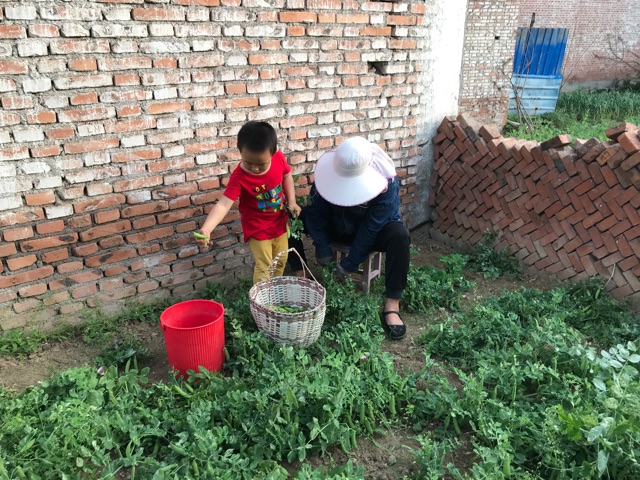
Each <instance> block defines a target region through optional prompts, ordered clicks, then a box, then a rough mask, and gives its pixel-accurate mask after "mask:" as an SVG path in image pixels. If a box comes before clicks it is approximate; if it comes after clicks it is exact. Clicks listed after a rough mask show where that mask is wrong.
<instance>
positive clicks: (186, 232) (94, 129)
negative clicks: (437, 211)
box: [0, 0, 426, 329]
mask: <svg viewBox="0 0 640 480" xmlns="http://www.w3.org/2000/svg"><path fill="white" fill-rule="evenodd" d="M425 12H426V6H425V3H424V2H421V1H418V0H408V1H399V2H384V1H372V2H344V1H335V0H287V1H285V0H269V1H263V0H243V1H242V2H240V0H93V1H86V0H64V1H61V0H60V1H56V0H52V1H47V2H41V1H39V0H25V1H18V2H2V5H0V329H5V328H11V327H15V326H19V325H23V324H25V323H27V322H28V321H30V320H34V321H35V322H37V323H36V324H40V323H39V322H42V321H50V322H55V321H57V320H58V319H59V318H60V317H61V316H65V317H67V318H69V319H71V318H73V317H74V316H75V317H77V316H79V315H80V312H81V311H82V310H83V309H85V308H86V307H100V308H102V309H105V310H111V309H118V308H120V307H121V306H122V304H123V303H124V301H125V300H126V299H130V298H131V299H136V300H144V301H147V300H154V299H156V298H161V297H168V296H171V297H172V298H174V299H178V298H181V297H185V296H189V295H192V294H194V292H196V291H198V290H199V289H201V288H202V287H203V286H204V284H205V282H206V281H207V280H223V279H225V278H227V276H239V275H247V274H248V273H249V271H250V269H251V265H252V261H251V257H250V255H249V250H248V248H247V247H246V244H244V243H242V242H241V231H240V224H239V222H238V213H237V210H236V209H233V210H232V211H231V212H230V214H229V215H228V217H227V218H226V219H225V220H224V222H223V224H222V225H221V227H220V228H218V229H217V230H216V231H215V236H216V239H217V244H216V246H215V247H216V248H215V249H214V250H212V251H211V252H208V253H202V252H200V251H199V250H198V248H197V247H196V245H195V244H194V243H193V241H192V234H191V232H192V231H193V230H195V229H196V228H197V227H198V225H199V223H200V222H202V221H203V219H204V215H205V214H206V213H207V212H208V210H209V208H211V205H212V204H213V203H214V202H215V200H216V199H218V198H219V197H220V195H221V194H222V190H223V188H224V186H225V184H226V181H227V179H228V176H229V172H230V169H231V168H233V167H234V166H235V164H236V162H237V160H238V159H239V155H238V152H237V149H236V144H235V136H236V133H237V131H238V129H239V128H240V127H241V126H242V124H243V123H244V122H246V121H247V120H268V121H269V122H271V123H272V124H273V125H274V126H275V127H276V129H277V131H278V134H279V140H280V147H281V149H282V150H283V151H284V152H285V154H286V155H287V157H288V159H289V161H290V163H291V164H292V166H293V169H294V173H295V175H296V177H297V184H298V186H299V193H300V194H304V193H305V191H306V189H307V188H308V185H309V182H310V181H311V178H310V175H311V172H312V171H313V168H314V164H315V161H316V160H317V158H318V157H319V156H320V155H321V154H322V153H323V152H324V151H327V150H329V149H331V148H333V147H334V146H335V145H336V144H337V143H339V142H340V141H341V140H342V139H344V138H346V137H349V136H353V135H356V134H360V135H364V136H367V137H368V138H369V139H370V140H372V141H375V142H377V143H378V144H380V145H381V146H382V147H383V148H385V150H386V151H388V152H389V154H390V155H391V156H392V157H393V158H394V159H395V160H397V165H398V167H399V168H398V172H399V176H400V178H401V188H402V195H403V210H404V211H405V214H407V213H408V214H409V215H407V216H408V217H411V215H410V213H411V212H419V213H421V212H423V211H424V209H423V206H419V205H417V202H415V201H414V200H415V198H416V189H417V187H416V182H415V178H416V172H417V169H418V167H417V164H418V162H419V161H420V155H421V148H420V146H419V145H418V144H417V140H416V133H417V130H418V126H419V118H418V112H419V111H420V105H421V104H422V103H423V102H422V100H421V93H420V92H421V89H420V85H419V79H420V72H421V70H422V68H423V63H422V56H423V51H424V45H423V43H424V41H423V38H424V37H425V34H424V29H425V28H426V27H425V22H424V15H425ZM415 216H419V215H418V214H417V215H415Z"/></svg>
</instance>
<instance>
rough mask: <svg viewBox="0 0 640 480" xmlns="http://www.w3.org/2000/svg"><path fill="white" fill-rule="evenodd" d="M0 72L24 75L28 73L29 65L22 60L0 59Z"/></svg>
mask: <svg viewBox="0 0 640 480" xmlns="http://www.w3.org/2000/svg"><path fill="white" fill-rule="evenodd" d="M0 72H2V73H3V74H4V75H26V74H28V73H29V66H28V65H27V63H26V62H24V61H21V62H10V61H0Z"/></svg>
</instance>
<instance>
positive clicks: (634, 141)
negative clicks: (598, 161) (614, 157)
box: [618, 131, 640, 154]
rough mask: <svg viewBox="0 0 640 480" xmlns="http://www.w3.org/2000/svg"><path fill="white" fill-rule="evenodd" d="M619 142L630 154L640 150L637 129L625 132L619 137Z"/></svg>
mask: <svg viewBox="0 0 640 480" xmlns="http://www.w3.org/2000/svg"><path fill="white" fill-rule="evenodd" d="M618 143H620V146H621V147H622V148H624V151H625V152H627V153H629V154H631V153H636V152H637V151H639V150H640V138H639V137H638V132H637V131H633V132H625V133H623V134H622V135H620V136H619V137H618Z"/></svg>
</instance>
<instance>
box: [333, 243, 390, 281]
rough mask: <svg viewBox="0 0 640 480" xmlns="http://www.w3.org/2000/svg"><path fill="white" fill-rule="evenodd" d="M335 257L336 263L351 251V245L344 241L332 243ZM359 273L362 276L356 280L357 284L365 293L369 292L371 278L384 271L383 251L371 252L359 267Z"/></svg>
mask: <svg viewBox="0 0 640 480" xmlns="http://www.w3.org/2000/svg"><path fill="white" fill-rule="evenodd" d="M331 250H332V251H333V259H334V261H335V262H336V263H338V262H340V261H341V260H342V259H343V258H344V257H346V256H347V255H348V253H349V245H345V244H342V243H332V244H331ZM354 273H357V274H359V275H360V276H361V278H360V279H359V280H355V283H356V285H358V287H360V290H362V291H363V292H364V293H369V289H370V287H371V280H373V279H374V278H376V277H379V276H380V274H381V273H382V252H369V254H368V255H367V258H365V259H364V262H362V264H361V265H360V266H359V267H358V270H357V271H356V272H354Z"/></svg>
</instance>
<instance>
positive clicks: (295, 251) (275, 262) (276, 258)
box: [265, 247, 319, 283]
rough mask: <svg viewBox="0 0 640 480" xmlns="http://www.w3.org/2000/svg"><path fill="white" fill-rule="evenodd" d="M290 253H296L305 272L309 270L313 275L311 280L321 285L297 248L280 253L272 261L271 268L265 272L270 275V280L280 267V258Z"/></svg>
mask: <svg viewBox="0 0 640 480" xmlns="http://www.w3.org/2000/svg"><path fill="white" fill-rule="evenodd" d="M289 252H294V253H295V254H296V255H298V258H299V259H300V262H302V266H303V270H302V271H304V270H305V269H306V270H307V272H309V275H311V278H313V280H314V281H315V282H316V283H319V282H318V280H316V277H314V276H313V273H311V270H310V269H309V267H308V266H307V264H306V263H305V261H304V260H303V259H302V257H301V256H300V253H298V250H296V249H295V248H293V247H292V248H288V249H287V250H283V251H281V252H280V253H278V254H277V255H276V256H275V257H273V260H272V261H271V265H269V268H267V269H266V270H265V273H268V274H269V277H268V278H269V279H271V278H272V277H273V274H274V273H276V268H277V266H278V260H280V257H281V256H282V255H284V254H285V253H289Z"/></svg>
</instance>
